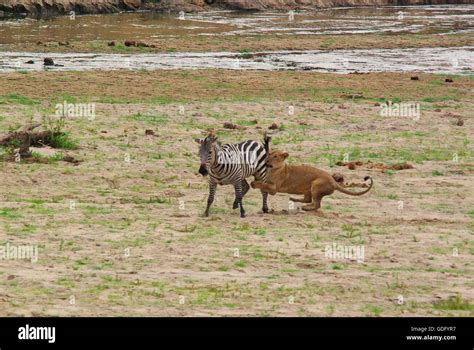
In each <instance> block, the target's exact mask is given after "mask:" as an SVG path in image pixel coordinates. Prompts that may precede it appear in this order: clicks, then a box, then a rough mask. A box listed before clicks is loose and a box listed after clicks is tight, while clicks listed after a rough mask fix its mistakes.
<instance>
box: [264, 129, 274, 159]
mask: <svg viewBox="0 0 474 350" xmlns="http://www.w3.org/2000/svg"><path fill="white" fill-rule="evenodd" d="M271 140H272V138H271V137H270V136H268V135H267V132H266V131H265V134H264V135H263V146H264V147H265V152H266V153H267V159H268V154H269V153H270V141H271Z"/></svg>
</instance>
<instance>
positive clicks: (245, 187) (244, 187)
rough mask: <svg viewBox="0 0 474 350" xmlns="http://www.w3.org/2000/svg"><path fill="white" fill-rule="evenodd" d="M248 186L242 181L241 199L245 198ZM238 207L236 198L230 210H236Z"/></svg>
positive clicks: (245, 181)
mask: <svg viewBox="0 0 474 350" xmlns="http://www.w3.org/2000/svg"><path fill="white" fill-rule="evenodd" d="M249 189H250V186H249V183H248V182H247V180H245V179H243V180H242V199H243V198H244V197H245V195H246V194H247V192H248V191H249ZM238 207H239V201H238V200H237V196H236V197H235V199H234V204H233V205H232V209H237V208H238Z"/></svg>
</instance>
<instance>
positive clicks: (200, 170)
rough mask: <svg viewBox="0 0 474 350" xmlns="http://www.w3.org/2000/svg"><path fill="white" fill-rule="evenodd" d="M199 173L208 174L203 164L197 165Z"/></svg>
mask: <svg viewBox="0 0 474 350" xmlns="http://www.w3.org/2000/svg"><path fill="white" fill-rule="evenodd" d="M199 174H201V175H202V176H206V175H207V174H209V172H208V171H207V169H206V166H205V165H204V164H201V166H200V167H199Z"/></svg>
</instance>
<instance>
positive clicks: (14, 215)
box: [0, 208, 21, 219]
mask: <svg viewBox="0 0 474 350" xmlns="http://www.w3.org/2000/svg"><path fill="white" fill-rule="evenodd" d="M0 217H2V218H5V219H18V218H20V217H21V215H20V214H19V213H18V209H10V208H5V209H1V210H0Z"/></svg>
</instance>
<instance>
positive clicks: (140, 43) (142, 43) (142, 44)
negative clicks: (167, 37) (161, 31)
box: [137, 42, 150, 47]
mask: <svg viewBox="0 0 474 350" xmlns="http://www.w3.org/2000/svg"><path fill="white" fill-rule="evenodd" d="M137 46H138V47H150V45H148V44H147V43H144V42H139V43H138V44H137Z"/></svg>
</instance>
